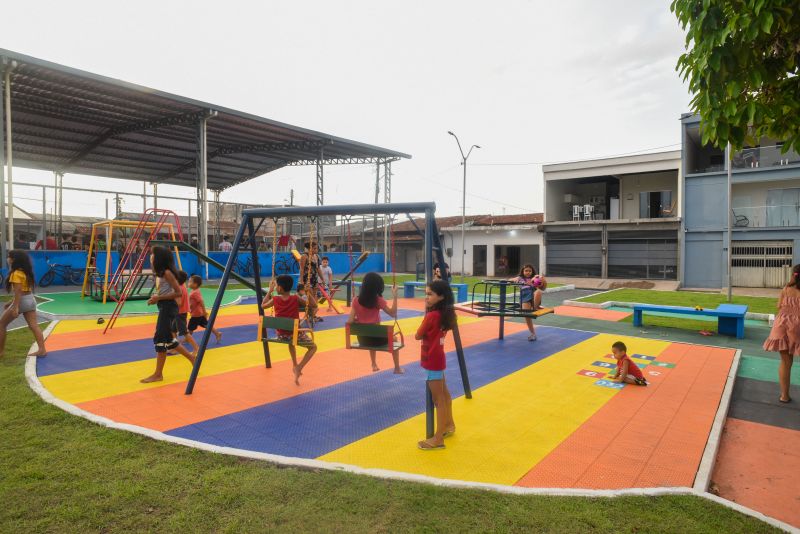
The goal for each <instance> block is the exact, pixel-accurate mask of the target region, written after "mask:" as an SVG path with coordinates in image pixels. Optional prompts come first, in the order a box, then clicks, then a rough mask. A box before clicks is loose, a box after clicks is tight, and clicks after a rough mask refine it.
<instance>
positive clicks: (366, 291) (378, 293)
mask: <svg viewBox="0 0 800 534" xmlns="http://www.w3.org/2000/svg"><path fill="white" fill-rule="evenodd" d="M384 287H385V286H384V284H383V278H381V275H379V274H378V273H367V274H366V275H364V280H362V282H361V291H360V292H359V294H358V296H357V297H356V298H354V299H353V305H352V307H351V308H350V317H348V318H347V322H348V324H351V323H361V324H379V323H380V322H381V310H383V311H384V312H386V313H387V314H388V315H389V316H390V317H392V318H395V317H397V286H396V285H395V286H392V307H391V308H390V307H389V306H388V304H386V301H385V300H384V298H383V296H382V295H383V289H384ZM388 342H389V343H393V340H388ZM358 343H359V345H361V346H362V347H370V346H371V347H376V346H383V345H387V339H386V338H385V337H382V338H381V337H371V336H358ZM376 356H377V354H376V352H375V351H374V350H370V351H369V357H370V360H371V361H372V371H373V372H375V371H380V369H379V368H378V362H377V360H376ZM392 359H393V360H394V374H396V375H401V374H403V368H402V367H400V351H399V350H393V351H392Z"/></svg>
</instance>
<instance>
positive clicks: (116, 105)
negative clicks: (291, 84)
mask: <svg viewBox="0 0 800 534" xmlns="http://www.w3.org/2000/svg"><path fill="white" fill-rule="evenodd" d="M13 62H15V63H16V64H15V65H14V63H13ZM0 63H4V64H5V65H9V66H13V70H12V71H11V120H12V140H13V150H14V153H13V161H14V166H19V167H28V168H33V169H44V170H51V171H60V172H67V173H74V174H88V175H96V176H104V177H112V178H124V179H130V180H140V181H147V182H155V183H169V184H175V185H184V186H195V185H196V173H195V162H196V159H197V137H198V126H197V125H198V122H199V121H201V120H202V119H203V118H204V117H207V116H209V115H213V118H211V119H210V120H208V122H207V143H208V188H209V189H212V190H222V189H225V188H228V187H231V186H233V185H236V184H239V183H242V182H245V181H247V180H249V179H251V178H255V177H257V176H260V175H262V174H266V173H268V172H270V171H274V170H276V169H279V168H281V167H284V166H287V165H306V164H316V162H317V160H318V158H319V156H320V150H322V154H323V163H325V164H331V163H372V162H378V161H384V160H396V159H399V158H410V157H411V156H409V155H408V154H403V153H401V152H396V151H394V150H388V149H385V148H381V147H376V146H371V145H367V144H364V143H359V142H357V141H351V140H348V139H342V138H339V137H334V136H332V135H328V134H324V133H321V132H316V131H313V130H307V129H305V128H299V127H297V126H292V125H289V124H284V123H281V122H277V121H273V120H269V119H265V118H263V117H258V116H255V115H251V114H248V113H244V112H241V111H236V110H232V109H227V108H223V107H221V106H215V105H213V104H208V103H205V102H200V101H197V100H192V99H189V98H184V97H181V96H176V95H172V94H169V93H164V92H162V91H157V90H154V89H149V88H147V87H142V86H140V85H135V84H132V83H127V82H123V81H120V80H115V79H113V78H107V77H105V76H100V75H97V74H92V73H89V72H85V71H81V70H77V69H73V68H70V67H65V66H63V65H58V64H56V63H51V62H48V61H43V60H41V59H37V58H33V57H30V56H26V55H22V54H18V53H16V52H11V51H8V50H3V49H0ZM4 72H5V69H4V68H3V69H0V74H3V73H4ZM214 113H216V114H214Z"/></svg>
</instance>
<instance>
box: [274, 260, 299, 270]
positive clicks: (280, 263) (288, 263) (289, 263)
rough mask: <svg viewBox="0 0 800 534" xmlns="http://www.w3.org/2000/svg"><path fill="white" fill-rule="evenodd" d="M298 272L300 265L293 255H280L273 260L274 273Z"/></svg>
mask: <svg viewBox="0 0 800 534" xmlns="http://www.w3.org/2000/svg"><path fill="white" fill-rule="evenodd" d="M299 272H300V265H299V264H298V263H297V260H296V259H294V257H291V256H290V257H288V258H286V257H283V256H282V257H280V258H278V259H277V260H275V274H297V273H299Z"/></svg>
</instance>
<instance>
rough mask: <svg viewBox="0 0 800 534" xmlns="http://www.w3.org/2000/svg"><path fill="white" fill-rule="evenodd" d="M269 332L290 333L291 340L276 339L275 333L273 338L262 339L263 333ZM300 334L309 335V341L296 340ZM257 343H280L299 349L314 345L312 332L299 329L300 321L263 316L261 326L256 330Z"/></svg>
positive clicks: (306, 329) (307, 329) (308, 329)
mask: <svg viewBox="0 0 800 534" xmlns="http://www.w3.org/2000/svg"><path fill="white" fill-rule="evenodd" d="M269 330H273V331H275V330H286V331H288V332H291V333H292V337H291V339H285V338H281V337H278V335H277V333H276V334H275V335H274V336H273V337H269V336H268V335H267V337H264V333H265V332H269ZM300 332H307V333H308V334H310V335H311V340H310V341H303V340H300V339H298V337H299V335H300ZM258 341H264V342H266V343H280V344H282V345H294V346H299V347H308V346H311V345H313V344H314V331H313V330H312V329H310V328H300V319H291V318H289V317H269V316H266V315H265V316H264V317H263V318H262V319H261V325H260V326H259V328H258Z"/></svg>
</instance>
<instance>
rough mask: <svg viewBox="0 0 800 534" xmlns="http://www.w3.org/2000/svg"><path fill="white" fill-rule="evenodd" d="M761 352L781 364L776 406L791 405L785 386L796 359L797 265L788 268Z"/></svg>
mask: <svg viewBox="0 0 800 534" xmlns="http://www.w3.org/2000/svg"><path fill="white" fill-rule="evenodd" d="M764 350H768V351H771V352H779V353H780V355H781V363H780V367H779V368H778V382H779V385H780V388H781V396H780V397H778V400H779V401H780V402H791V401H792V398H791V397H790V396H789V384H790V382H791V373H792V363H793V362H792V360H793V359H794V357H795V356H800V264H797V265H795V266H794V267H793V268H792V276H791V278H789V283H788V284H786V287H784V288H783V290H782V291H781V296H780V298H778V315H777V316H776V317H775V322H774V323H773V325H772V330H770V332H769V337H768V338H767V340H766V341H764Z"/></svg>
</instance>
